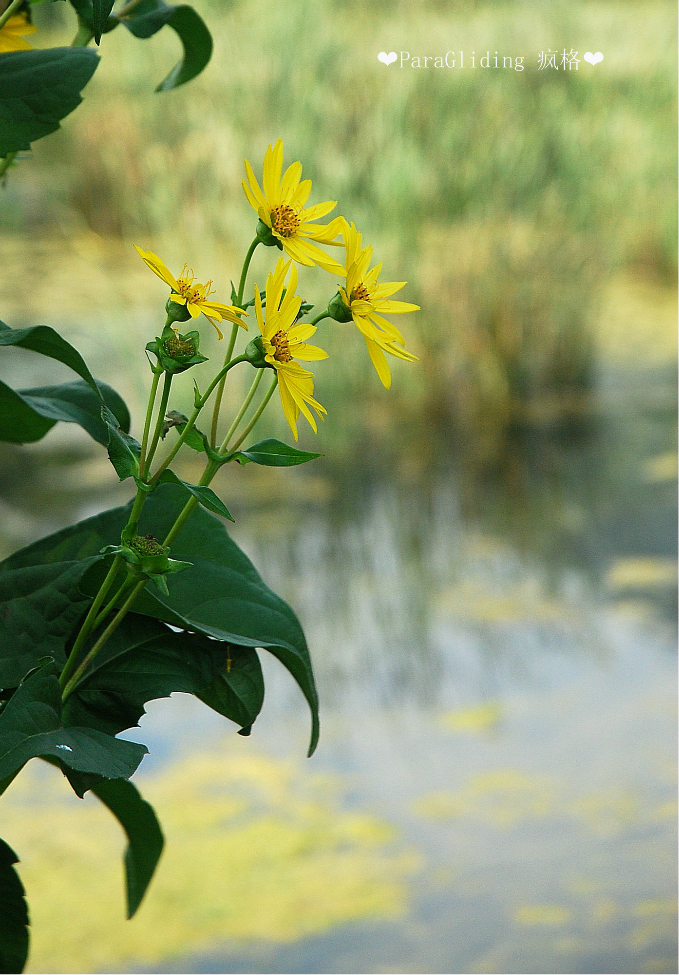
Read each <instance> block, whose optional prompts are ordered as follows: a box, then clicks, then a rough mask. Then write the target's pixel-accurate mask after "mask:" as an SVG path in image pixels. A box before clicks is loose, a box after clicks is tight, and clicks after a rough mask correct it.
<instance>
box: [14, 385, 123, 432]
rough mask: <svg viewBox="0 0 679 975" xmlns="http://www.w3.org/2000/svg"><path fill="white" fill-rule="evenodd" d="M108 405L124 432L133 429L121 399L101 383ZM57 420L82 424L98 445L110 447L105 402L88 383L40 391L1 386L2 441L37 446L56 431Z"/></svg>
mask: <svg viewBox="0 0 679 975" xmlns="http://www.w3.org/2000/svg"><path fill="white" fill-rule="evenodd" d="M99 390H100V392H101V396H102V397H103V399H104V402H105V403H106V404H107V406H109V407H110V409H111V410H113V412H114V413H115V415H116V416H117V417H120V422H121V425H122V427H123V429H124V430H126V431H127V430H129V429H130V415H129V412H128V410H127V407H126V406H125V403H124V402H123V400H122V399H121V398H120V396H119V395H118V394H117V393H116V392H115V390H113V389H111V387H110V386H106V385H105V384H104V383H99ZM57 420H63V421H64V422H66V423H79V424H80V426H81V427H82V428H83V429H84V430H86V431H87V432H88V433H89V434H90V436H91V437H93V438H94V439H95V440H96V441H97V442H98V443H100V444H104V446H106V445H107V444H108V437H109V432H108V427H107V426H106V424H104V423H103V422H102V419H101V399H100V398H99V396H96V395H95V394H94V392H93V391H92V389H90V387H89V385H88V384H87V383H86V382H83V381H81V380H76V381H75V382H73V383H65V384H64V385H62V386H43V387H41V388H39V389H22V390H18V391H17V390H14V389H10V387H9V386H6V385H5V384H4V383H2V382H0V440H4V441H6V442H8V443H33V442H34V441H36V440H40V439H41V437H44V436H45V434H46V433H47V432H48V431H49V430H51V429H52V427H53V426H54V424H55V423H56V422H57Z"/></svg>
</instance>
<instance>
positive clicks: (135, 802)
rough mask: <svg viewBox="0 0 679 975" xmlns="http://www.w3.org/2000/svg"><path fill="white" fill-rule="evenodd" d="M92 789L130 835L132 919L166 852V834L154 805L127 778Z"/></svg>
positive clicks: (129, 906) (127, 871)
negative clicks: (161, 857)
mask: <svg viewBox="0 0 679 975" xmlns="http://www.w3.org/2000/svg"><path fill="white" fill-rule="evenodd" d="M92 792H93V793H94V794H95V795H96V796H97V797H98V798H99V799H101V801H102V802H103V803H104V805H105V806H108V808H109V809H110V810H111V812H112V813H113V815H114V816H115V817H116V819H117V820H118V822H119V823H120V825H121V826H122V827H123V829H124V830H125V832H126V834H127V840H128V846H127V849H126V850H125V858H124V863H125V878H126V881H127V916H128V918H131V917H132V916H133V915H134V914H135V913H136V911H137V908H138V907H139V905H140V904H141V902H142V899H143V897H144V894H145V893H146V889H147V887H148V885H149V884H150V882H151V878H152V877H153V874H154V872H155V869H156V865H157V863H158V860H159V859H160V854H161V853H162V852H163V844H164V839H163V833H162V830H161V828H160V823H159V822H158V819H157V818H156V814H155V812H154V811H153V806H151V805H150V804H149V803H148V802H146V801H145V800H144V799H142V797H141V796H140V795H139V793H138V792H137V790H136V789H135V787H134V786H133V785H132V783H131V782H126V781H125V780H124V779H112V780H109V781H103V782H100V783H98V784H97V785H95V786H93V787H92Z"/></svg>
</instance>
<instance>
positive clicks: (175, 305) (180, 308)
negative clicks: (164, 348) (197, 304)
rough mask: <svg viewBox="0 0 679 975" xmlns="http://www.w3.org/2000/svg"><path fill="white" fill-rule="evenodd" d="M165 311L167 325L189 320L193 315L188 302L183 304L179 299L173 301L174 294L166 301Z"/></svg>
mask: <svg viewBox="0 0 679 975" xmlns="http://www.w3.org/2000/svg"><path fill="white" fill-rule="evenodd" d="M165 311H166V312H167V322H166V327H167V325H171V324H172V323H173V322H188V320H189V318H190V317H191V314H190V312H189V309H188V304H187V303H184V304H183V305H181V304H180V303H179V302H178V301H173V300H172V295H170V297H169V298H168V299H167V301H166V302H165Z"/></svg>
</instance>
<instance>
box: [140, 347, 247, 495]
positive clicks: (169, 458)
mask: <svg viewBox="0 0 679 975" xmlns="http://www.w3.org/2000/svg"><path fill="white" fill-rule="evenodd" d="M246 361H247V360H246V358H245V356H244V355H239V356H238V357H237V358H236V359H232V360H231V362H227V363H226V365H224V366H222V368H221V369H220V370H219V372H218V373H217V375H216V376H215V378H214V379H213V380H212V382H211V383H210V385H209V386H208V388H207V390H206V391H205V393H204V394H203V395H202V396H201V398H200V400H199V401H198V405H197V406H196V407H195V408H194V411H193V413H192V414H191V416H190V417H189V418H188V420H187V421H186V426H185V427H184V429H183V430H182V432H181V433H180V435H179V438H178V439H177V443H176V444H175V445H174V447H173V448H172V450H171V451H170V453H169V454H168V455H167V457H166V458H165V460H164V461H163V463H162V464H161V465H160V467H159V468H158V470H157V471H156V473H155V474H154V475H153V477H152V478H151V480H150V482H149V483H150V484H155V482H156V481H157V480H158V478H159V477H160V475H161V474H162V473H163V471H164V470H165V468H166V467H167V466H168V464H170V463H171V462H172V460H173V459H174V457H175V455H176V454H177V451H178V450H179V448H180V447H181V445H182V444H183V443H184V441H185V440H186V438H187V437H188V435H189V433H190V432H191V430H192V429H193V424H194V423H195V422H196V420H197V418H198V414H199V413H200V411H201V410H202V409H203V407H204V406H205V404H206V403H207V401H208V400H209V398H210V396H211V395H212V391H213V389H214V388H215V386H216V385H217V383H219V382H220V381H221V380H222V379H223V377H224V376H225V375H226V374H227V372H228V371H229V369H233V367H234V366H237V365H238V363H239V362H246Z"/></svg>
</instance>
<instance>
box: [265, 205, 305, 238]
mask: <svg viewBox="0 0 679 975" xmlns="http://www.w3.org/2000/svg"><path fill="white" fill-rule="evenodd" d="M271 226H272V227H273V229H274V230H275V231H276V233H277V234H280V235H281V237H294V236H295V234H296V233H297V231H298V230H299V217H298V216H297V214H296V213H295V211H294V210H293V209H292V207H289V206H286V205H285V204H284V203H282V204H281V205H280V206H279V207H275V209H273V210H272V211H271Z"/></svg>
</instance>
